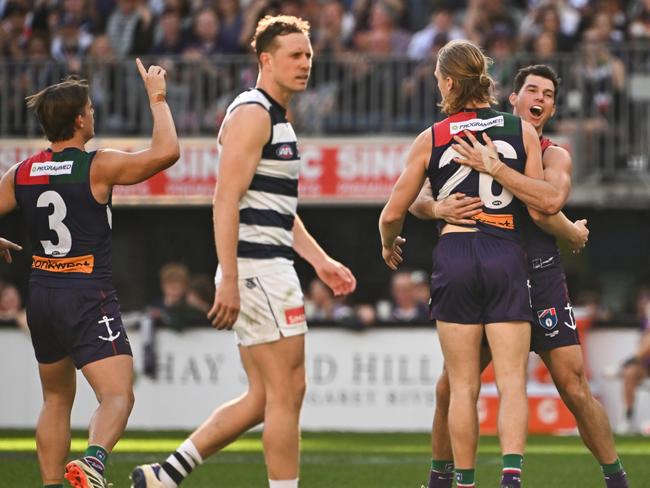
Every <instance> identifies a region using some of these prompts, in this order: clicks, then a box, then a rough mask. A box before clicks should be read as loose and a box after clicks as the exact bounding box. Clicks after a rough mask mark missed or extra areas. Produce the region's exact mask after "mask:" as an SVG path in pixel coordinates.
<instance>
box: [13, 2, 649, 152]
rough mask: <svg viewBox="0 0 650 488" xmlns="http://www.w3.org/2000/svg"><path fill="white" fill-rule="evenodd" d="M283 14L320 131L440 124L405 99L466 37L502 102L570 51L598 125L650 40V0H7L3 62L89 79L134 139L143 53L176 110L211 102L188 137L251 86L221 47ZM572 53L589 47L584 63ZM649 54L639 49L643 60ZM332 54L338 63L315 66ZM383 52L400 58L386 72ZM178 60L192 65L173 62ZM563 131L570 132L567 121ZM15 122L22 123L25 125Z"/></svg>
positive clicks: (582, 105) (24, 86)
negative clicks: (298, 47) (304, 61)
mask: <svg viewBox="0 0 650 488" xmlns="http://www.w3.org/2000/svg"><path fill="white" fill-rule="evenodd" d="M280 12H282V13H286V14H292V15H297V16H300V17H303V18H305V19H307V20H309V21H310V23H311V25H312V43H313V46H314V51H315V54H316V56H317V57H316V60H317V62H316V65H315V67H314V73H313V75H312V82H311V85H310V86H311V88H310V91H309V93H312V94H313V96H312V97H301V98H299V100H298V101H297V104H298V105H299V106H298V107H296V110H295V111H296V112H297V119H298V120H297V123H298V126H299V128H301V130H302V129H303V128H302V127H300V125H301V124H302V125H303V126H304V128H308V129H311V130H312V131H313V130H318V129H321V130H325V131H329V132H331V131H332V126H334V127H333V128H334V130H338V131H349V130H351V129H352V130H355V129H356V131H357V132H362V131H368V130H377V127H378V124H379V122H378V120H374V121H373V120H372V119H373V116H374V117H375V118H376V119H379V118H381V116H380V115H378V114H373V113H372V112H373V110H375V111H376V110H378V107H377V105H378V104H389V105H392V107H391V108H394V111H393V112H394V114H393V116H390V117H386V116H384V117H383V119H386V118H389V119H390V124H391V125H390V127H384V126H380V127H381V128H384V129H390V130H393V131H395V130H400V128H402V129H403V130H413V128H414V126H419V125H421V122H422V120H425V119H426V120H427V122H430V119H431V115H430V112H426V113H425V114H422V116H421V117H419V118H418V117H417V114H416V113H414V111H412V110H411V111H406V112H404V113H402V116H401V117H400V115H399V113H398V112H399V111H400V107H405V106H409V105H412V106H425V107H426V108H427V109H429V108H430V109H434V108H435V100H434V99H433V98H432V97H434V96H435V90H434V85H433V82H434V80H433V67H434V61H435V56H436V53H437V51H438V49H439V48H440V47H442V46H443V45H444V44H445V43H446V42H448V41H449V40H452V39H457V38H467V39H470V40H473V41H475V42H476V43H478V44H479V45H481V46H483V47H484V48H485V49H486V51H487V53H488V54H489V55H490V56H491V57H492V58H493V59H494V65H493V66H492V68H491V71H492V75H493V77H494V78H495V79H496V81H497V82H498V84H499V86H500V87H501V90H500V92H499V93H500V102H501V104H502V107H501V108H506V109H507V104H506V99H507V95H508V94H509V90H510V87H511V83H512V79H513V76H514V73H515V72H516V70H517V69H518V68H519V67H520V65H521V64H522V63H523V62H525V63H526V64H528V63H530V62H550V63H551V64H552V65H554V66H555V65H557V64H558V63H560V61H559V60H561V59H562V56H564V59H565V61H566V63H565V64H566V66H555V67H556V68H557V69H558V71H560V74H561V75H565V74H566V73H565V71H567V70H569V69H570V72H569V75H570V77H571V78H573V79H574V81H575V83H578V82H577V81H576V80H580V81H579V85H580V86H581V90H580V92H573V93H570V94H567V99H566V103H564V104H563V110H562V115H567V114H568V115H571V114H577V113H580V114H581V115H583V116H587V117H591V118H592V119H593V120H591V121H590V122H589V124H591V125H590V126H589V125H588V126H587V127H586V129H585V130H587V131H591V132H593V131H596V132H598V131H599V130H602V129H603V126H604V125H605V123H606V122H605V120H603V119H606V118H611V115H612V113H611V112H612V111H620V107H619V106H620V104H621V100H620V98H621V94H622V92H623V90H624V86H625V81H626V72H628V71H629V70H630V69H631V66H630V65H631V64H634V65H638V62H639V59H638V58H636V57H635V59H634V62H633V63H632V62H631V61H630V60H629V59H627V58H626V56H623V55H621V51H620V50H621V49H622V46H624V45H625V46H627V45H629V44H630V43H632V44H639V43H643V42H644V41H645V42H650V0H633V1H624V0H464V1H463V0H460V1H451V0H430V1H425V0H0V19H2V20H1V22H2V25H1V28H0V60H5V61H6V62H9V63H10V64H11V65H12V66H13V68H12V69H13V70H14V71H12V73H11V76H10V79H12V80H13V79H17V80H19V81H18V84H19V85H20V86H16V87H15V89H16V93H22V92H25V93H27V92H29V91H30V90H34V89H37V88H40V87H43V86H45V85H46V84H49V83H51V82H54V81H58V79H60V78H61V77H62V76H63V75H66V74H70V73H72V74H79V75H81V76H83V77H86V78H89V79H90V81H91V83H92V86H93V92H92V96H93V102H94V104H95V107H96V111H97V112H98V114H97V117H98V119H99V121H100V123H101V124H103V126H102V129H103V130H104V131H109V132H111V133H122V134H127V133H134V132H138V131H139V130H142V126H141V124H138V123H137V121H136V122H134V123H131V124H129V123H126V120H127V119H129V117H128V116H127V114H125V113H123V112H125V111H128V107H129V105H132V103H130V101H129V100H125V101H121V99H126V98H128V91H129V90H127V89H126V87H127V86H129V85H128V84H129V80H130V78H129V77H128V76H126V74H125V73H126V72H123V71H120V69H121V66H122V63H123V62H124V61H126V60H130V59H131V58H132V57H133V56H136V55H137V56H144V57H146V58H147V59H148V60H149V61H150V62H156V63H157V64H161V65H163V66H165V67H167V68H169V71H170V89H169V94H168V95H169V98H170V104H171V105H172V108H174V104H176V105H178V106H183V107H185V108H187V106H189V105H192V104H193V105H195V106H196V107H203V108H205V107H209V108H211V110H208V111H207V113H206V114H200V115H197V113H194V112H191V111H188V113H187V114H186V113H184V112H183V113H182V114H179V113H178V112H177V111H175V114H178V117H177V125H178V127H179V129H180V130H181V132H183V131H184V130H189V131H194V132H196V131H203V132H208V131H209V132H213V131H214V129H215V125H218V124H219V122H220V114H222V113H223V111H224V110H225V107H226V106H227V104H228V103H229V101H230V100H231V99H232V97H234V95H235V94H236V93H237V92H238V91H239V90H241V89H242V88H246V87H249V86H252V85H253V84H254V81H255V65H254V62H253V63H252V65H251V60H252V57H251V56H244V58H243V59H244V60H247V62H246V69H235V70H233V69H232V68H233V65H232V63H231V65H229V66H228V67H224V66H221V65H220V64H219V63H222V62H224V56H223V55H245V54H246V53H250V51H251V48H250V45H249V41H250V39H251V37H252V33H253V30H254V27H255V24H256V22H257V20H258V19H259V18H260V17H261V16H263V15H266V14H277V13H280ZM515 53H517V54H518V56H521V55H522V54H523V55H525V56H527V57H526V59H525V61H524V60H521V59H518V58H517V56H515ZM570 53H579V60H580V62H579V63H578V62H576V61H577V59H576V57H575V56H574V55H572V54H570ZM363 55H368V56H372V59H373V62H369V61H368V58H367V57H365V56H363ZM648 57H649V56H645V57H643V56H641V58H642V59H644V60H645V62H646V64H647V62H648V59H646V58H648ZM325 59H328V60H330V61H332V62H333V63H334V64H335V65H336V66H330V65H328V64H327V63H325V64H322V65H319V64H318V60H325ZM382 59H383V60H388V59H393V60H395V59H399V60H401V61H403V63H402V64H399V65H398V66H397V67H395V66H393V67H392V68H391V69H388V68H387V67H382V66H381V60H382ZM179 63H180V64H182V65H183V69H177V70H175V69H174V68H175V67H178V66H179ZM378 63H379V64H378ZM560 64H561V63H560ZM185 65H187V66H185ZM107 66H108V67H112V69H109V70H106V69H104V68H106V67H107ZM188 67H193V68H194V69H189V68H188ZM647 67H648V66H647V65H646V68H647ZM100 68H101V69H100ZM228 68H230V69H228ZM565 68H566V69H565ZM128 69H129V70H130V71H131V72H132V73H131V74H134V73H135V71H134V70H133V67H132V66H130V65H129V66H128ZM565 78H566V76H565ZM197 83H198V85H197ZM175 84H176V85H175ZM569 85H571V83H569ZM189 86H192V87H193V88H191V89H188V87H189ZM197 87H198V88H197ZM1 95H2V94H1V93H0V96H1ZM344 97H347V99H346V100H347V101H346V100H343V98H344ZM0 102H1V100H0ZM120 104H121V105H122V108H118V107H117V105H120ZM352 105H353V106H355V107H358V108H359V107H360V108H362V109H364V108H365V110H362V112H364V117H363V118H362V119H360V117H359V116H358V115H356V116H355V115H351V116H350V117H348V119H349V120H346V121H341V120H338V122H337V123H333V122H332V121H328V119H327V118H326V117H318V115H319V113H320V112H322V111H328V107H329V108H334V109H335V110H329V112H328V115H332V116H333V115H334V112H336V115H338V116H339V119H340V118H341V117H345V113H344V112H345V111H346V110H351V108H350V106H352ZM564 106H566V109H565V108H564ZM138 108H139V106H138ZM316 108H318V111H320V112H319V113H316V114H314V111H315V110H316ZM421 110H422V109H421ZM318 111H317V112H318ZM342 113H343V115H341V114H342ZM109 115H110V116H111V117H115V118H116V119H115V120H113V121H112V122H111V120H110V117H109ZM320 115H322V114H320ZM598 115H605V117H600V118H599V117H598ZM8 117H9V118H10V117H11V116H8ZM133 117H136V118H137V117H138V116H137V115H134V116H133ZM133 117H131V118H133ZM314 118H316V120H314ZM18 119H21V117H18ZM23 119H24V117H23V118H22V119H21V120H23ZM197 119H198V120H197ZM373 122H374V123H373ZM400 123H402V127H400ZM574 125H575V123H574ZM565 129H567V130H571V127H570V123H569V127H568V128H565ZM14 130H16V131H20V130H24V129H23V126H22V125H20V124H18V125H16V126H15V128H14ZM563 130H564V129H563ZM573 130H576V128H575V127H573ZM590 146H593V145H590V144H587V147H590Z"/></svg>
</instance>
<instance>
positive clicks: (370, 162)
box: [0, 137, 413, 205]
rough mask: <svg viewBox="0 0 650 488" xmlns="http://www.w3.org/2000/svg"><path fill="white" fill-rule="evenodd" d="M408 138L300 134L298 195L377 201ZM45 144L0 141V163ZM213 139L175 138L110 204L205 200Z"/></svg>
mask: <svg viewBox="0 0 650 488" xmlns="http://www.w3.org/2000/svg"><path fill="white" fill-rule="evenodd" d="M412 140H413V139H412V138H410V137H402V138H396V137H356V138H301V139H300V145H299V147H300V155H301V172H300V187H299V194H300V200H301V202H303V203H307V204H309V203H318V204H350V203H353V204H357V203H359V204H364V203H368V204H382V203H384V202H385V201H386V200H387V199H388V196H389V194H390V191H391V189H392V187H393V185H394V184H395V181H396V180H397V178H398V177H399V175H400V173H401V171H402V169H403V168H404V164H405V162H406V158H407V155H408V151H409V148H410V146H411V142H412ZM147 142H148V140H147V139H128V138H119V139H96V140H95V139H93V140H92V141H91V142H90V143H89V144H88V145H87V148H88V150H93V149H95V148H97V147H110V148H115V149H122V150H138V149H142V148H144V147H145V146H146V144H147ZM46 146H47V142H46V141H44V140H43V139H13V140H12V139H5V140H3V141H0V166H2V167H4V168H5V169H6V168H9V167H10V166H11V165H12V164H14V163H15V162H17V161H20V160H22V159H25V158H26V157H28V156H29V155H31V154H32V153H34V152H36V151H38V150H41V149H42V148H44V147H46ZM217 163H218V150H217V144H216V141H215V138H185V139H182V140H181V158H180V160H179V161H178V162H177V163H176V164H174V166H172V167H171V168H169V169H168V170H166V171H164V172H162V173H160V174H157V175H155V176H153V177H152V178H149V179H148V180H147V181H145V182H143V183H140V184H139V185H133V186H121V187H117V188H115V192H114V199H113V201H114V203H115V204H116V205H158V204H169V205H209V204H211V202H212V195H213V193H214V186H215V183H216V175H217V171H218V168H217Z"/></svg>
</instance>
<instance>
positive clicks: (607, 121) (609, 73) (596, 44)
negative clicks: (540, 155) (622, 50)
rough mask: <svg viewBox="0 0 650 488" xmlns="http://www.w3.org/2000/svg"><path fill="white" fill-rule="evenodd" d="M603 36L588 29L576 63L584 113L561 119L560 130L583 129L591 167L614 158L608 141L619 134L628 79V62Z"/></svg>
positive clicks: (604, 164)
mask: <svg viewBox="0 0 650 488" xmlns="http://www.w3.org/2000/svg"><path fill="white" fill-rule="evenodd" d="M601 36H602V34H601V33H599V31H597V30H595V29H589V30H587V31H585V33H584V34H583V37H582V45H581V48H582V49H581V56H580V58H579V59H578V61H577V62H576V63H575V72H574V76H575V77H576V79H577V80H580V86H581V87H582V92H581V93H580V96H581V100H582V106H581V107H580V109H581V114H582V117H580V118H578V119H576V120H568V119H565V120H563V121H561V122H560V123H558V130H560V131H562V132H565V133H567V134H572V133H574V132H576V131H577V130H580V131H582V134H583V137H584V144H583V148H584V160H585V161H589V162H590V163H592V164H593V165H594V166H593V167H592V168H591V169H592V171H593V170H597V169H601V170H603V169H604V168H606V167H607V166H609V165H611V164H612V163H613V162H614V161H610V160H609V158H611V157H615V156H616V155H614V156H612V155H611V152H610V151H609V150H608V149H609V148H608V147H606V143H607V141H611V138H612V137H614V138H616V137H618V136H619V134H618V130H619V126H618V121H619V120H620V117H621V108H622V105H623V96H624V91H625V79H626V73H625V65H624V64H623V62H622V61H621V60H620V59H618V58H617V57H616V56H614V54H612V52H611V49H610V47H609V45H608V44H607V42H606V41H605V40H604V39H603V38H602V37H601Z"/></svg>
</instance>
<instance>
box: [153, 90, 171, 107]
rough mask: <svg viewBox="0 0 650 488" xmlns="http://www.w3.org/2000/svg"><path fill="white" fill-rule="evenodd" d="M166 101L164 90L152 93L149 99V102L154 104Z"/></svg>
mask: <svg viewBox="0 0 650 488" xmlns="http://www.w3.org/2000/svg"><path fill="white" fill-rule="evenodd" d="M166 101H167V98H166V94H165V92H158V93H154V94H153V95H152V96H151V98H150V99H149V103H150V104H151V105H154V104H156V103H164V102H166Z"/></svg>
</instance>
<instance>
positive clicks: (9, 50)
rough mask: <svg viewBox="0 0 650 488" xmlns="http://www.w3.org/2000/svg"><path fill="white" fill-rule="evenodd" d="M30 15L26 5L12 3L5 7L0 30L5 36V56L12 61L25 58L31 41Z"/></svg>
mask: <svg viewBox="0 0 650 488" xmlns="http://www.w3.org/2000/svg"><path fill="white" fill-rule="evenodd" d="M28 13H29V11H28V10H27V8H26V7H25V6H24V5H22V4H19V3H17V2H15V1H10V2H9V3H7V5H6V6H5V10H4V13H3V16H2V27H1V29H0V30H2V31H3V33H4V36H5V42H6V44H5V56H6V57H7V58H9V59H10V60H21V59H22V58H23V53H24V48H25V46H26V45H27V41H28V39H29V28H28V25H27V15H28Z"/></svg>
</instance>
